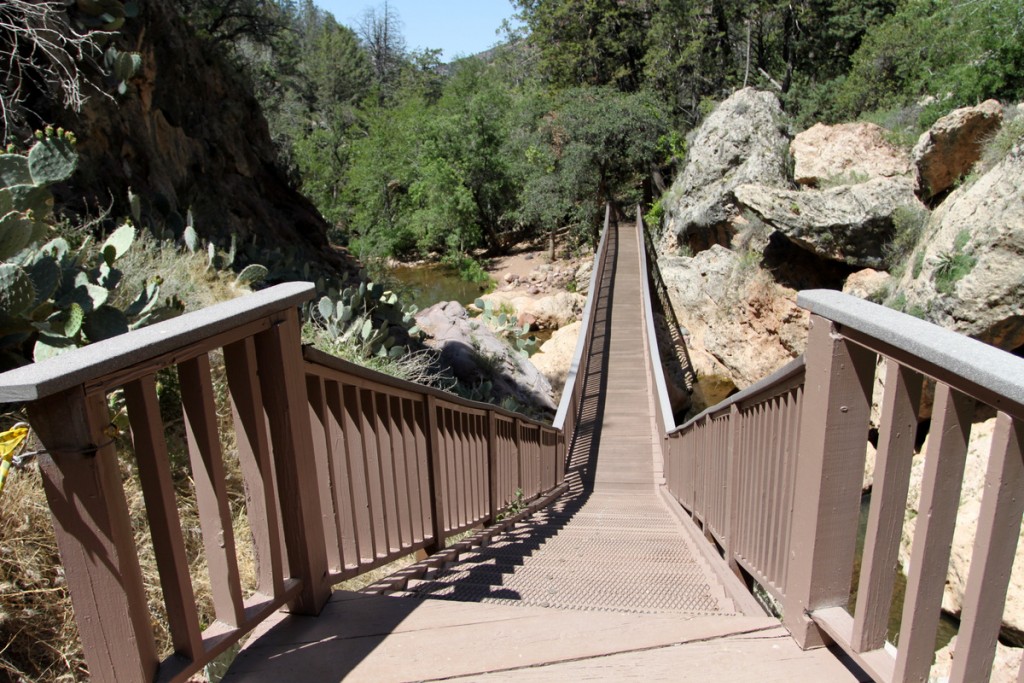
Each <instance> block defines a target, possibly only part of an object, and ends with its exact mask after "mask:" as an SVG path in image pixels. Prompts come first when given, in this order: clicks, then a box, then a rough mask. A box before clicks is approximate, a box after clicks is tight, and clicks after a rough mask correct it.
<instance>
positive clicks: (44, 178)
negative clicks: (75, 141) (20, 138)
mask: <svg viewBox="0 0 1024 683" xmlns="http://www.w3.org/2000/svg"><path fill="white" fill-rule="evenodd" d="M77 166H78V154H77V153H76V152H75V148H74V146H73V145H72V144H71V142H70V141H68V140H67V139H66V138H62V137H52V138H46V139H44V140H40V141H39V142H37V143H36V144H35V145H33V146H32V149H31V150H29V153H28V169H29V172H30V173H31V174H32V183H33V184H35V185H37V186H43V185H50V184H52V183H59V182H63V181H65V180H67V179H68V178H70V177H71V174H72V173H74V172H75V168H76V167H77Z"/></svg>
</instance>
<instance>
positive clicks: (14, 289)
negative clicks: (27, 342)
mask: <svg viewBox="0 0 1024 683" xmlns="http://www.w3.org/2000/svg"><path fill="white" fill-rule="evenodd" d="M35 301H36V288H35V286H34V285H33V284H32V279H31V278H30V277H29V276H28V273H26V272H25V271H24V270H23V269H22V268H21V266H17V265H15V264H13V263H4V264H0V311H3V312H4V313H6V314H7V315H9V316H12V317H18V316H20V315H22V314H24V313H25V312H26V311H28V310H29V309H30V308H32V305H33V304H34V303H35Z"/></svg>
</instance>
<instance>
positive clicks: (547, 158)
mask: <svg viewBox="0 0 1024 683" xmlns="http://www.w3.org/2000/svg"><path fill="white" fill-rule="evenodd" d="M201 4H202V3H197V7H196V9H201V7H200V6H201ZM512 4H513V5H514V6H515V7H516V9H517V10H518V16H519V18H520V19H521V20H522V22H523V26H524V27H525V28H523V29H520V30H511V29H510V30H508V31H507V33H506V39H507V40H506V41H505V42H504V43H503V44H502V45H500V46H499V47H497V48H495V49H493V50H491V51H488V52H487V53H484V54H482V55H479V56H474V57H469V58H465V59H460V60H457V61H455V62H454V63H452V64H440V63H439V62H438V61H437V54H438V52H437V51H431V50H426V51H421V52H410V51H408V50H406V49H405V43H404V40H403V38H402V35H401V29H402V23H401V17H400V16H398V15H397V14H396V13H395V12H394V11H393V10H392V9H390V8H389V7H388V6H387V5H386V4H384V5H382V6H380V7H378V8H377V9H374V10H370V11H367V12H366V13H365V14H364V15H363V17H362V19H361V20H360V21H359V22H358V24H357V25H356V26H354V27H347V26H344V25H342V24H339V23H338V22H337V21H336V20H335V19H334V18H333V17H332V16H331V15H330V14H328V13H326V12H324V11H322V10H320V9H318V8H317V7H315V5H314V4H313V3H312V2H311V1H310V0H306V2H303V3H287V2H282V3H267V2H254V3H253V8H254V10H256V9H260V10H262V11H264V12H270V13H271V14H272V15H273V16H275V17H276V22H277V23H275V24H273V27H272V29H267V30H264V31H262V32H256V31H241V30H236V31H234V32H230V31H228V30H227V29H225V28H224V27H212V28H208V29H206V30H207V31H208V32H209V33H210V34H211V36H212V37H213V38H214V39H216V38H217V37H218V36H224V39H225V40H226V42H229V43H230V46H231V49H232V50H233V52H234V54H235V56H236V58H237V59H238V61H239V63H240V64H241V65H242V66H243V67H244V68H245V69H246V71H247V72H248V73H249V74H250V76H251V78H252V83H253V87H254V89H255V91H256V92H257V94H258V96H259V99H260V101H262V102H265V103H268V106H267V108H266V115H267V118H268V121H269V122H270V127H271V131H272V133H273V135H274V137H275V140H276V141H277V142H278V143H279V145H280V146H279V150H280V153H281V160H282V163H283V164H284V165H285V166H286V167H287V168H288V169H289V171H290V173H291V175H292V177H293V178H295V180H296V182H298V183H299V184H300V186H301V188H302V190H303V192H304V193H305V194H306V195H307V196H309V197H310V198H311V199H312V200H313V201H314V202H315V203H316V205H317V207H318V208H319V209H320V211H321V212H322V213H323V215H324V216H325V217H327V218H328V220H330V221H331V222H332V224H333V225H334V226H335V227H334V231H333V233H332V237H333V239H334V240H336V241H339V242H343V243H347V244H350V245H351V246H352V248H353V251H354V253H355V254H356V255H357V256H360V257H363V258H374V257H394V258H398V259H405V260H408V259H418V258H424V257H428V256H430V255H434V256H440V257H442V258H444V259H445V260H446V261H448V262H449V263H451V264H453V265H456V266H459V267H460V269H461V271H462V272H463V273H464V274H465V275H466V276H467V277H473V276H474V275H477V276H479V275H482V273H481V272H480V269H479V268H477V267H474V265H475V264H474V262H473V260H472V257H473V256H474V255H479V254H494V253H501V252H502V251H504V250H506V249H508V248H509V247H510V246H512V245H514V244H516V243H517V242H519V241H521V240H524V239H528V238H532V237H538V236H545V237H546V238H550V239H551V240H553V241H554V240H556V238H557V239H558V241H559V242H558V243H559V244H560V245H562V246H565V247H568V248H570V249H572V248H574V247H576V246H578V245H579V244H581V243H583V242H585V241H587V240H589V239H591V238H592V237H593V235H592V233H591V230H592V226H593V225H594V224H595V216H597V215H599V213H600V207H601V206H602V205H603V204H604V202H605V201H607V200H613V199H614V200H619V201H621V202H622V203H623V204H626V205H628V204H631V203H633V202H635V201H637V200H639V199H642V198H643V197H642V187H643V183H644V181H645V180H647V179H650V178H653V179H654V183H655V185H657V186H659V189H660V187H664V186H665V185H666V184H667V182H668V179H669V177H670V176H671V174H672V173H673V171H674V169H675V168H676V166H677V165H678V164H679V163H680V162H681V161H682V160H683V159H684V158H685V154H686V134H687V133H688V132H689V131H690V130H692V129H693V128H694V127H695V126H696V125H697V124H698V123H699V121H700V120H701V118H702V117H703V116H704V115H706V114H707V113H708V112H709V111H710V110H711V108H712V107H713V106H714V104H715V103H716V102H718V101H721V100H722V99H724V98H725V97H727V96H728V95H729V94H730V93H732V92H733V91H734V90H735V89H737V88H740V87H743V86H746V85H751V86H755V87H758V88H763V89H768V90H774V91H776V92H777V93H778V94H779V95H780V97H781V99H782V100H783V102H784V106H785V107H786V109H787V111H788V113H789V114H790V115H791V117H792V118H793V120H794V121H796V122H797V123H796V125H797V127H798V128H801V129H802V128H805V127H808V126H809V125H811V124H813V123H814V122H817V121H823V122H826V123H832V122H838V121H842V120H853V119H858V118H866V119H870V120H873V121H875V122H876V123H879V124H881V125H883V126H884V127H886V128H888V129H890V130H891V131H892V132H893V137H894V139H897V140H902V141H904V142H905V143H912V141H913V140H916V137H917V135H918V134H919V133H920V132H921V131H923V130H925V129H927V127H928V126H930V125H931V124H932V123H933V122H934V121H935V120H936V119H937V118H939V117H940V116H942V115H943V114H945V113H947V112H948V111H950V110H952V109H954V108H956V107H959V106H964V105H969V104H976V103H978V102H980V101H982V100H984V99H987V98H990V97H995V98H999V99H1002V100H1004V101H1013V100H1020V99H1021V98H1022V97H1024V40H1022V39H1021V38H1022V34H1024V10H1022V8H1021V7H1020V5H1019V3H1016V2H1012V1H1011V0H966V1H962V0H961V1H949V0H947V1H943V2H934V1H931V0H927V1H925V0H905V1H904V2H897V1H894V0H870V1H868V2H859V1H857V2H855V1H852V0H829V1H808V2H798V3H791V2H778V1H777V0H762V1H758V2H736V1H730V0H713V1H711V2H708V1H697V2H695V1H693V0H638V1H636V2H629V3H621V2H617V1H616V0H545V1H540V0H514V1H513V2H512ZM207 11H209V8H207ZM793 132H796V131H793Z"/></svg>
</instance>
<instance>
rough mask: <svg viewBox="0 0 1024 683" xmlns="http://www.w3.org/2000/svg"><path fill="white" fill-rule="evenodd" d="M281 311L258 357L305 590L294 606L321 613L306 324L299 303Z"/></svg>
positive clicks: (321, 551)
mask: <svg viewBox="0 0 1024 683" xmlns="http://www.w3.org/2000/svg"><path fill="white" fill-rule="evenodd" d="M280 316H281V319H280V320H278V321H276V324H275V325H274V326H273V327H271V328H270V329H269V330H267V331H266V332H261V333H260V334H259V335H257V336H256V338H255V342H256V358H257V365H258V367H259V376H260V388H261V390H262V394H263V404H264V408H265V411H266V416H267V420H268V423H269V425H270V442H271V445H272V447H273V460H274V469H275V475H276V478H277V486H278V500H279V501H280V504H281V517H282V526H283V529H284V534H285V543H286V545H287V548H288V567H289V571H290V572H291V574H292V576H294V577H296V578H298V579H301V580H302V590H301V592H300V593H299V595H298V597H296V598H295V600H294V601H293V602H292V604H291V609H292V610H293V611H295V612H299V613H302V614H318V613H319V612H320V608H321V607H323V605H324V603H325V602H326V601H327V598H328V597H330V593H331V589H330V586H328V585H327V583H326V582H325V581H324V576H325V575H326V574H327V550H326V548H324V542H323V532H322V531H321V530H320V528H319V524H320V501H318V500H316V499H315V497H313V496H310V495H308V491H310V490H313V489H314V488H315V486H316V484H315V482H314V481H313V480H314V478H315V477H316V472H315V469H314V465H313V462H312V455H311V452H312V449H313V446H312V441H313V437H312V435H311V434H310V429H309V414H308V408H307V407H306V395H305V394H306V391H305V382H304V381H303V375H304V361H303V359H302V346H301V329H300V326H299V316H298V311H297V310H296V309H289V310H287V311H283V312H282V313H281V314H280Z"/></svg>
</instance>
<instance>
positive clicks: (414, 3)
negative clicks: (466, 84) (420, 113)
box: [316, 0, 514, 62]
mask: <svg viewBox="0 0 1024 683" xmlns="http://www.w3.org/2000/svg"><path fill="white" fill-rule="evenodd" d="M316 4H317V6H318V7H320V8H321V9H324V10H327V11H328V12H330V13H331V14H333V15H334V18H335V19H337V20H338V21H339V22H340V23H342V24H345V25H346V26H349V27H352V28H355V27H356V25H357V24H358V23H359V18H360V17H361V16H362V15H363V13H364V12H365V11H366V10H367V9H372V8H379V7H383V6H384V0H379V2H367V1H366V0H316ZM388 6H389V7H390V8H391V9H392V10H393V11H395V12H396V13H397V14H398V16H399V18H400V19H401V20H402V35H404V36H405V42H406V47H407V48H408V49H409V50H418V49H425V48H440V49H441V50H442V51H443V52H442V54H441V61H442V62H448V61H451V60H452V59H454V58H455V57H460V56H461V57H466V56H469V55H473V54H476V53H477V52H483V51H484V50H486V49H488V48H490V47H493V46H494V45H495V44H496V43H499V42H501V41H502V40H503V39H504V38H503V36H501V35H498V34H497V33H496V31H497V30H498V29H499V28H500V27H501V22H502V21H503V20H505V19H509V18H511V17H512V15H513V14H514V9H513V7H512V3H511V2H509V0H388Z"/></svg>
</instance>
